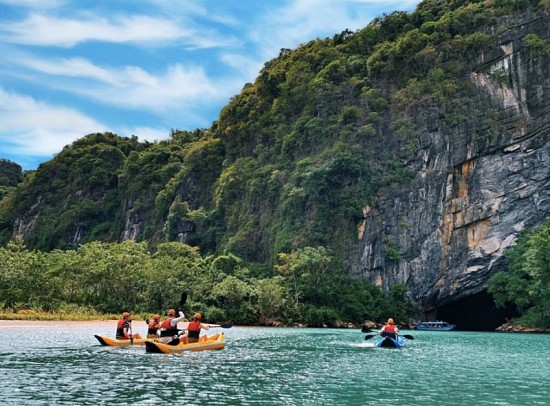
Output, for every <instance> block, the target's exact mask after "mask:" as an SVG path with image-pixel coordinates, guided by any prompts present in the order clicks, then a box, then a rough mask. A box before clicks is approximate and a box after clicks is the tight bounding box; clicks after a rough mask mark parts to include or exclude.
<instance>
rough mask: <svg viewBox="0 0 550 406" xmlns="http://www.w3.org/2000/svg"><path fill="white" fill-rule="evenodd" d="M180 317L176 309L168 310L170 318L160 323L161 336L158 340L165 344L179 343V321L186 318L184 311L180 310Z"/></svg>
mask: <svg viewBox="0 0 550 406" xmlns="http://www.w3.org/2000/svg"><path fill="white" fill-rule="evenodd" d="M179 316H180V317H176V311H175V310H174V309H170V310H168V318H167V319H166V320H164V321H163V322H162V323H161V325H160V338H159V339H158V341H159V342H160V343H163V344H170V345H178V344H179V343H180V339H179V337H178V333H179V332H178V323H179V322H180V321H182V320H183V319H184V318H185V314H183V312H182V311H180V312H179Z"/></svg>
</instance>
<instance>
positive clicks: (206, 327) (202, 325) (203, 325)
mask: <svg viewBox="0 0 550 406" xmlns="http://www.w3.org/2000/svg"><path fill="white" fill-rule="evenodd" d="M200 328H201V329H204V330H210V327H208V326H207V325H206V324H203V323H201V325H200Z"/></svg>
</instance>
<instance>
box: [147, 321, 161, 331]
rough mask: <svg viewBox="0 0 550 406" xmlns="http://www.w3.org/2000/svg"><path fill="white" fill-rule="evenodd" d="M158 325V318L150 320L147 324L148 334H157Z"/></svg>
mask: <svg viewBox="0 0 550 406" xmlns="http://www.w3.org/2000/svg"><path fill="white" fill-rule="evenodd" d="M158 325H159V322H158V321H156V320H153V321H151V322H149V324H148V325H147V335H157V330H158V327H157V326H158Z"/></svg>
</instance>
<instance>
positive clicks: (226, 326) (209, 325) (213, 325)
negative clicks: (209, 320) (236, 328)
mask: <svg viewBox="0 0 550 406" xmlns="http://www.w3.org/2000/svg"><path fill="white" fill-rule="evenodd" d="M207 326H208V327H210V328H215V327H221V328H231V327H233V323H231V322H227V323H223V324H207Z"/></svg>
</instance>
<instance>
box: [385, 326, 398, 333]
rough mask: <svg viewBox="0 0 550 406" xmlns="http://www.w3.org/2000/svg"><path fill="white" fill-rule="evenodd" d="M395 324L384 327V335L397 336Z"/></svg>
mask: <svg viewBox="0 0 550 406" xmlns="http://www.w3.org/2000/svg"><path fill="white" fill-rule="evenodd" d="M395 329H396V327H395V324H386V325H385V326H384V333H390V334H395Z"/></svg>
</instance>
